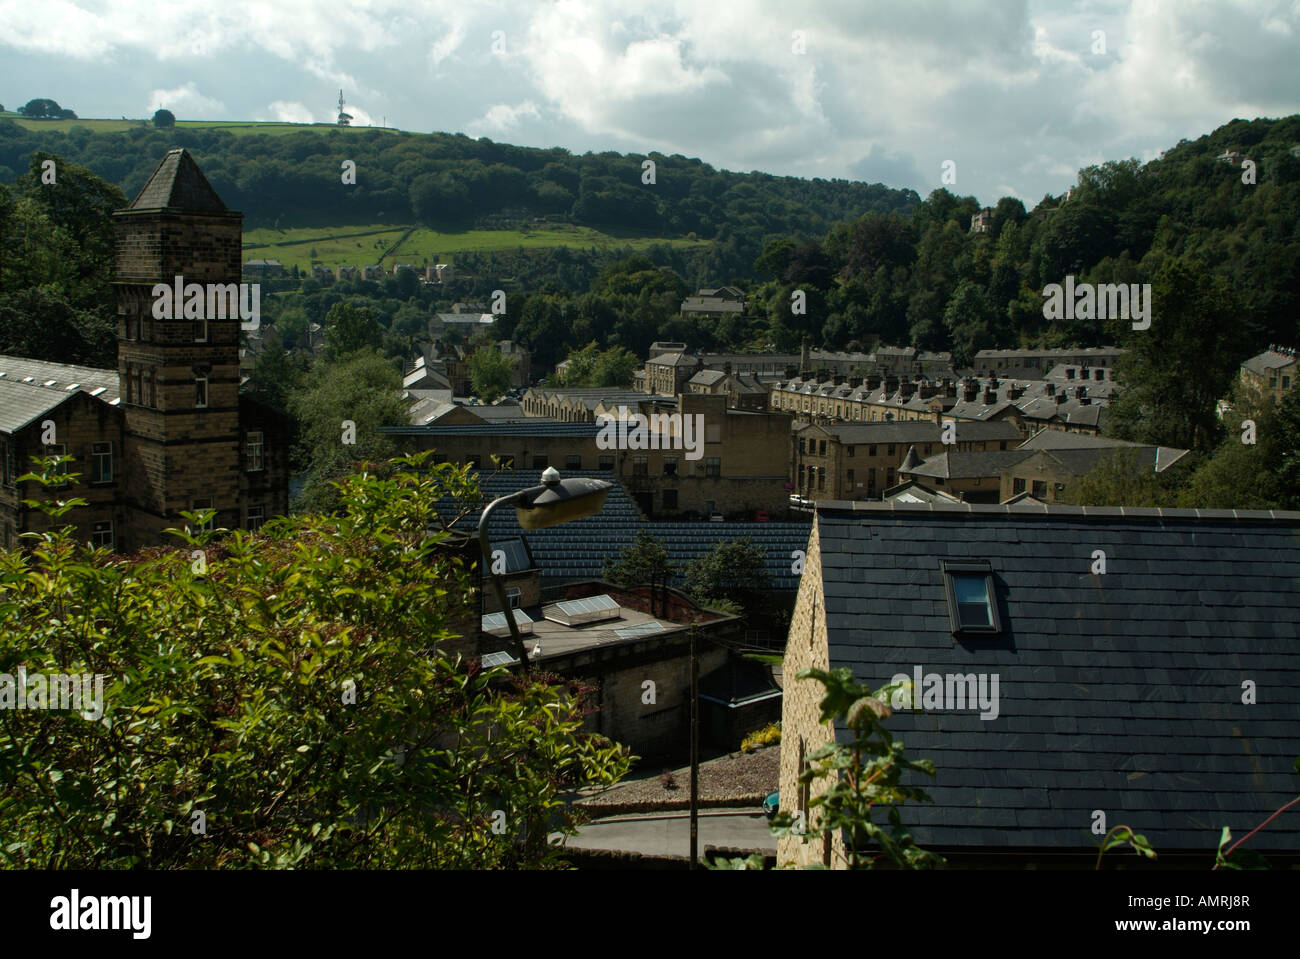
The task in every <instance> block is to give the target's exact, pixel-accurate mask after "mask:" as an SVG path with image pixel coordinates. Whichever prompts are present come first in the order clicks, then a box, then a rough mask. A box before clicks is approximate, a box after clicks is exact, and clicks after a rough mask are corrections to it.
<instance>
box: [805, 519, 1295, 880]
mask: <svg viewBox="0 0 1300 959" xmlns="http://www.w3.org/2000/svg"><path fill="white" fill-rule="evenodd" d="M817 517H818V523H819V531H820V537H819V538H820V545H821V569H822V578H823V583H824V588H825V612H826V623H827V630H828V637H829V652H830V666H831V668H836V667H840V666H844V667H849V668H851V669H852V670H853V672H854V674H855V676H856V677H857V678H858V680H859V681H860V682H864V683H867V684H868V685H870V686H871V688H873V689H876V688H879V687H880V686H883V685H885V684H887V683H889V682H890V681H891V678H892V677H893V676H894V675H895V674H896V673H907V674H909V675H910V674H911V673H912V671H913V667H915V666H920V667H922V669H923V671H924V672H926V673H939V674H948V673H954V674H967V673H985V674H989V675H997V676H998V677H999V715H998V717H997V718H996V719H990V720H981V719H980V718H979V715H978V711H969V710H967V711H959V710H951V711H939V710H932V711H930V712H920V711H917V712H913V711H910V710H900V711H898V712H896V713H895V714H894V716H893V717H891V718H890V719H889V720H888V723H889V727H890V729H891V731H892V732H893V733H894V735H895V736H896V737H897V738H899V739H900V740H901V741H902V742H903V743H904V744H905V746H906V747H907V755H908V757H909V758H911V759H922V758H924V759H930V760H932V761H933V762H934V764H935V767H936V771H937V777H936V778H935V779H933V780H931V779H930V778H929V777H926V776H919V775H917V776H915V778H913V779H911V780H910V781H913V782H916V783H918V784H920V785H922V786H923V787H924V788H925V789H926V790H927V792H929V794H930V795H931V797H932V798H933V799H934V802H933V803H917V804H911V803H909V804H906V805H905V806H903V807H901V810H900V811H901V813H902V818H903V822H904V824H906V825H907V826H908V827H909V828H910V829H911V830H912V832H913V834H914V836H915V837H916V840H917V842H918V843H919V844H921V845H922V846H929V847H931V848H940V847H964V848H972V847H1001V848H1004V849H1006V848H1011V847H1035V848H1042V847H1048V848H1058V849H1071V848H1072V849H1079V848H1091V847H1092V843H1093V841H1094V839H1095V837H1093V836H1092V835H1091V834H1090V832H1089V826H1090V824H1091V822H1092V813H1093V810H1096V809H1101V810H1103V811H1105V812H1106V815H1107V822H1108V824H1109V825H1115V824H1117V823H1125V824H1128V825H1130V826H1132V827H1133V828H1134V829H1135V830H1137V831H1138V832H1141V833H1143V834H1145V835H1146V837H1147V838H1148V840H1150V842H1151V844H1152V845H1153V846H1154V847H1155V849H1156V850H1157V852H1159V851H1160V850H1164V849H1169V850H1202V851H1204V852H1205V855H1206V857H1207V861H1209V860H1210V859H1211V858H1212V856H1213V850H1214V848H1215V846H1216V845H1217V843H1218V840H1219V830H1220V828H1221V827H1222V826H1229V827H1231V828H1232V830H1233V833H1234V835H1236V836H1238V837H1240V836H1243V835H1245V833H1246V832H1247V831H1248V830H1250V829H1252V828H1254V827H1255V826H1257V825H1259V824H1260V823H1262V822H1263V821H1264V820H1265V819H1266V818H1267V817H1268V816H1269V815H1271V814H1272V813H1273V811H1274V810H1276V809H1277V808H1278V807H1280V806H1281V805H1283V804H1284V803H1286V802H1287V801H1288V800H1290V799H1291V798H1293V797H1294V795H1295V792H1296V786H1295V773H1294V772H1293V771H1292V763H1293V762H1294V760H1295V757H1296V756H1297V754H1300V724H1298V723H1297V722H1296V718H1297V716H1300V626H1297V623H1300V590H1297V588H1296V587H1297V584H1298V583H1300V513H1282V512H1247V511H1211V510H1199V511H1194V510H1155V509H1131V508H1125V509H1104V508H1091V507H1090V508H1078V507H1074V508H1071V507H1043V508H1033V507H1029V506H1023V507H1013V508H1007V507H1003V506H991V505H990V506H978V505H969V504H962V505H937V504H936V505H924V506H921V505H918V506H898V505H896V504H875V503H873V504H862V503H858V504H847V503H833V504H820V505H819V508H818V513H817ZM1234 517H1235V518H1234ZM1094 549H1102V550H1104V551H1105V553H1106V558H1107V572H1106V573H1105V574H1104V575H1093V574H1091V573H1090V565H1091V562H1092V561H1091V554H1092V551H1093V550H1094ZM941 559H950V560H951V559H962V560H987V561H989V562H990V563H991V565H992V568H993V577H994V581H995V584H996V590H997V592H998V600H999V605H1000V609H1001V617H1002V623H1003V628H1004V631H1003V633H1002V634H1001V635H1000V636H998V637H994V638H986V639H985V638H981V639H966V638H963V639H961V640H960V641H954V639H953V637H952V635H951V631H950V627H949V618H948V610H947V601H946V597H945V587H944V581H943V574H942V573H941V571H940V560H941ZM1248 679H1250V680H1254V681H1255V682H1256V683H1258V701H1257V702H1256V704H1254V705H1244V704H1243V703H1242V683H1243V681H1245V680H1248ZM841 734H842V733H841ZM907 776H908V777H912V776H913V774H910V773H909V774H907ZM905 781H908V780H905ZM1250 845H1251V847H1252V848H1255V849H1258V850H1260V851H1262V852H1265V853H1267V851H1268V850H1270V849H1273V850H1291V851H1295V850H1300V830H1297V829H1295V828H1294V827H1293V826H1285V825H1283V824H1282V823H1280V822H1275V823H1274V824H1273V825H1272V826H1270V827H1269V828H1266V829H1264V830H1262V831H1261V832H1260V833H1258V834H1257V835H1256V836H1254V837H1252V839H1251V842H1250Z"/></svg>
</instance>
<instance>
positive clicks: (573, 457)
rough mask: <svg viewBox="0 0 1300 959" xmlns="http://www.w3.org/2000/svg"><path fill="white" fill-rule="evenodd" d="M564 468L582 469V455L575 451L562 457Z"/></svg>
mask: <svg viewBox="0 0 1300 959" xmlns="http://www.w3.org/2000/svg"><path fill="white" fill-rule="evenodd" d="M564 468H565V469H566V470H580V469H582V456H581V455H578V454H575V453H568V454H566V455H565V457H564Z"/></svg>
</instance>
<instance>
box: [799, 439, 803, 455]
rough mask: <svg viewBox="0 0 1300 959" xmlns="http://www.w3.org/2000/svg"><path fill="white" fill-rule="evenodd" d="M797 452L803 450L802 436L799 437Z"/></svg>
mask: <svg viewBox="0 0 1300 959" xmlns="http://www.w3.org/2000/svg"><path fill="white" fill-rule="evenodd" d="M799 452H800V453H802V452H803V437H802V436H801V437H799Z"/></svg>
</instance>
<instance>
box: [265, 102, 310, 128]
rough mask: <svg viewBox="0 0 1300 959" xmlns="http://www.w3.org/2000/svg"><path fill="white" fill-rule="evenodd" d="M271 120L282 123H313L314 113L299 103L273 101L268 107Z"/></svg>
mask: <svg viewBox="0 0 1300 959" xmlns="http://www.w3.org/2000/svg"><path fill="white" fill-rule="evenodd" d="M266 109H267V113H268V114H269V116H270V119H272V120H276V121H278V122H280V123H312V122H314V121H315V117H314V116H312V112H311V111H310V110H308V109H307V108H306V107H305V106H303V105H302V104H301V103H298V102H297V101H293V102H289V101H287V100H273V101H272V102H271V103H268V104H267V106H266Z"/></svg>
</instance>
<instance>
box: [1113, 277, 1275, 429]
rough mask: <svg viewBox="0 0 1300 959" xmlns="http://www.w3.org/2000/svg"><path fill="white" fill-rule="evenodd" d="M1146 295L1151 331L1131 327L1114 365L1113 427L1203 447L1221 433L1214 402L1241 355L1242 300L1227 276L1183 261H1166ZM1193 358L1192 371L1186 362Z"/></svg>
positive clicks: (1225, 388) (1223, 391) (1226, 386)
mask: <svg viewBox="0 0 1300 959" xmlns="http://www.w3.org/2000/svg"><path fill="white" fill-rule="evenodd" d="M1151 294H1152V301H1153V302H1152V304H1151V316H1150V320H1151V328H1150V329H1147V330H1132V329H1130V330H1129V332H1128V333H1127V334H1126V339H1125V344H1126V345H1127V346H1128V347H1129V349H1130V352H1129V353H1128V354H1126V355H1124V356H1123V357H1121V358H1120V359H1119V361H1118V362H1117V363H1116V366H1115V377H1116V379H1117V380H1118V381H1119V382H1120V383H1121V384H1122V386H1123V389H1122V391H1121V393H1120V395H1119V397H1118V398H1117V399H1116V400H1115V401H1114V403H1112V405H1111V431H1112V432H1113V433H1114V435H1116V436H1118V437H1120V438H1122V439H1133V440H1139V441H1141V442H1144V443H1157V444H1160V445H1163V446H1174V447H1180V448H1183V449H1197V450H1208V449H1210V448H1211V447H1212V446H1213V445H1214V444H1215V442H1216V441H1217V440H1218V434H1219V427H1218V421H1217V419H1216V417H1215V404H1216V402H1217V401H1218V400H1219V398H1220V397H1222V396H1224V395H1225V394H1226V393H1227V392H1228V389H1229V387H1230V386H1231V385H1232V379H1233V377H1234V376H1235V375H1236V374H1237V371H1238V369H1239V364H1240V362H1241V359H1242V358H1243V356H1244V355H1246V353H1247V343H1248V342H1249V341H1248V339H1247V337H1246V335H1245V331H1244V330H1243V328H1242V317H1243V315H1244V309H1243V306H1242V303H1241V300H1240V298H1239V297H1238V295H1237V293H1236V292H1235V291H1234V289H1233V284H1232V282H1231V280H1230V279H1229V278H1228V277H1225V276H1219V275H1215V274H1213V273H1211V272H1210V270H1209V269H1208V268H1207V267H1206V265H1205V264H1203V263H1200V262H1198V261H1195V260H1188V259H1176V260H1175V259H1170V260H1167V261H1166V262H1165V263H1164V265H1163V266H1162V267H1161V269H1160V271H1159V273H1157V275H1156V276H1155V278H1154V279H1153V281H1152V285H1151ZM1126 322H1128V321H1123V320H1121V321H1118V322H1117V324H1116V325H1117V326H1121V327H1122V324H1124V323H1126ZM1192 357H1195V358H1196V367H1195V372H1194V373H1193V372H1191V371H1189V369H1188V366H1187V364H1188V361H1189V358H1192Z"/></svg>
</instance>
